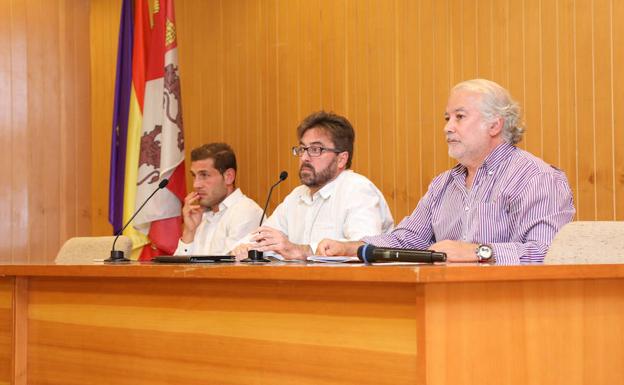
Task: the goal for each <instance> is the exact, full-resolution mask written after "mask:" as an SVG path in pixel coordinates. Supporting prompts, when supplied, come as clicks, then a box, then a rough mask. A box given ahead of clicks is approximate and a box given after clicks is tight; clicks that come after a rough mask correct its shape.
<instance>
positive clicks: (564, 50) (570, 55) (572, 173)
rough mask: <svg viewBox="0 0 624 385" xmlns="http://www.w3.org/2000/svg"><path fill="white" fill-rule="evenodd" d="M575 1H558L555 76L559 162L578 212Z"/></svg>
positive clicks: (577, 216)
mask: <svg viewBox="0 0 624 385" xmlns="http://www.w3.org/2000/svg"><path fill="white" fill-rule="evenodd" d="M573 3H574V0H561V1H558V2H557V3H556V4H557V16H558V18H557V26H558V31H557V38H558V39H559V47H558V49H559V60H558V63H557V72H556V74H555V76H556V77H557V79H558V83H559V86H558V89H557V93H558V94H557V97H558V100H559V102H558V109H557V110H558V113H557V119H558V122H559V127H560V131H561V139H560V142H559V149H560V151H561V162H560V163H559V164H558V167H560V168H561V169H562V170H563V171H564V172H565V173H566V175H567V177H568V181H569V183H570V186H571V187H572V191H573V192H574V200H575V207H576V208H577V215H576V218H577V219H579V218H580V217H579V213H578V194H577V191H578V188H579V187H578V186H579V177H578V158H577V155H576V148H577V143H578V138H577V135H576V127H577V124H576V113H575V110H576V109H575V106H576V97H575V92H576V83H575V81H574V76H575V68H576V64H575V62H574V36H575V33H574V18H573V13H572V12H571V10H573V9H574V5H573Z"/></svg>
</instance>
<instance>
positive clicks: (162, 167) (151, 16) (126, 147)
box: [109, 0, 186, 260]
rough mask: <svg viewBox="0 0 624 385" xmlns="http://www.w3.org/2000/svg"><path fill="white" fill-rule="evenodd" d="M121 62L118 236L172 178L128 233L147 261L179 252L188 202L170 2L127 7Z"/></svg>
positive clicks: (115, 180) (114, 151) (115, 160)
mask: <svg viewBox="0 0 624 385" xmlns="http://www.w3.org/2000/svg"><path fill="white" fill-rule="evenodd" d="M117 56H118V57H117V80H116V85H115V108H114V116H113V141H112V145H111V172H110V194H109V221H110V222H111V224H112V225H113V230H114V231H115V232H118V231H119V229H120V228H121V226H122V224H123V223H125V222H126V221H127V220H128V219H129V218H130V217H131V216H132V214H133V213H134V212H135V210H136V209H137V208H138V207H139V206H140V205H141V204H142V203H143V202H144V201H145V199H146V198H147V197H148V196H149V195H150V194H151V193H152V192H153V191H154V190H155V189H156V188H157V186H158V184H159V182H160V181H161V180H162V179H166V178H168V179H169V184H168V185H167V187H166V188H165V189H162V190H161V191H159V192H158V193H157V194H156V195H155V196H154V197H153V198H152V200H151V201H150V202H149V203H148V204H147V205H146V206H145V207H144V208H143V210H142V211H141V212H140V213H139V214H138V215H137V216H136V217H135V219H134V221H133V226H134V228H130V227H129V228H128V229H126V230H125V231H124V234H126V235H128V236H130V237H131V239H132V241H133V248H134V249H136V250H138V249H141V248H142V250H141V252H140V253H138V252H137V253H133V255H135V256H138V259H139V260H150V259H152V258H153V257H154V256H155V255H161V254H172V253H173V252H174V251H175V248H176V246H177V242H178V239H179V238H180V234H181V229H180V224H181V217H180V213H181V207H182V202H183V200H184V196H185V195H186V183H185V172H184V131H183V127H184V126H183V121H182V104H181V93H180V78H179V68H178V52H177V40H176V30H175V13H174V6H173V0H161V1H159V0H136V1H135V2H134V6H133V2H132V1H131V0H123V4H122V14H121V23H120V33H119V48H118V55H117ZM122 170H123V172H122Z"/></svg>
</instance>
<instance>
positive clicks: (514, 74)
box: [501, 1, 531, 149]
mask: <svg viewBox="0 0 624 385" xmlns="http://www.w3.org/2000/svg"><path fill="white" fill-rule="evenodd" d="M508 4H509V11H508V13H507V15H508V20H509V21H508V24H509V25H508V28H507V30H508V37H507V41H506V44H507V45H508V47H509V49H508V54H507V58H506V59H507V60H506V62H505V63H504V66H506V67H507V68H508V70H507V71H508V72H507V81H506V84H501V85H502V86H503V87H505V88H507V89H508V90H509V92H510V93H511V95H512V97H513V98H514V99H515V100H516V101H517V102H518V103H520V106H521V107H522V112H523V116H524V119H525V122H526V125H527V133H528V132H529V130H531V127H530V122H529V120H528V119H527V116H526V101H527V100H526V95H525V87H524V81H525V78H526V65H525V60H526V57H525V52H526V45H525V37H524V31H525V16H524V7H523V2H520V1H509V3H508ZM525 135H526V136H528V135H527V134H525ZM526 136H524V137H523V139H522V142H520V144H519V145H518V146H519V147H521V148H525V149H526V146H527V138H526Z"/></svg>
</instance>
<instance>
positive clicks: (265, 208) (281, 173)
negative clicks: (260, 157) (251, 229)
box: [258, 171, 288, 226]
mask: <svg viewBox="0 0 624 385" xmlns="http://www.w3.org/2000/svg"><path fill="white" fill-rule="evenodd" d="M286 178H288V173H287V172H286V171H282V172H280V176H279V180H278V181H277V183H275V184H274V185H273V186H271V189H270V190H269V196H267V200H266V203H265V204H264V210H262V216H261V217H260V224H259V225H258V226H262V222H263V221H264V214H266V211H267V207H269V200H270V199H271V193H273V188H274V187H275V186H277V185H278V184H280V183H282V182H283V181H285V180H286Z"/></svg>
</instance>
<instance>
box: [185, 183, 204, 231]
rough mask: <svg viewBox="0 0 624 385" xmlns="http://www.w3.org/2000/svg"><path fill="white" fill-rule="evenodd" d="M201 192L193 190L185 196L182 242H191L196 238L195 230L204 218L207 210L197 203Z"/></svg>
mask: <svg viewBox="0 0 624 385" xmlns="http://www.w3.org/2000/svg"><path fill="white" fill-rule="evenodd" d="M198 200H199V194H197V192H195V191H192V192H190V193H189V194H188V195H187V196H186V197H185V198H184V206H182V217H183V218H184V228H183V230H182V242H184V243H191V242H193V239H194V238H195V231H197V227H199V224H200V223H201V220H202V215H203V214H204V211H206V208H205V207H202V206H201V205H199V204H198V203H197V201H198Z"/></svg>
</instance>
